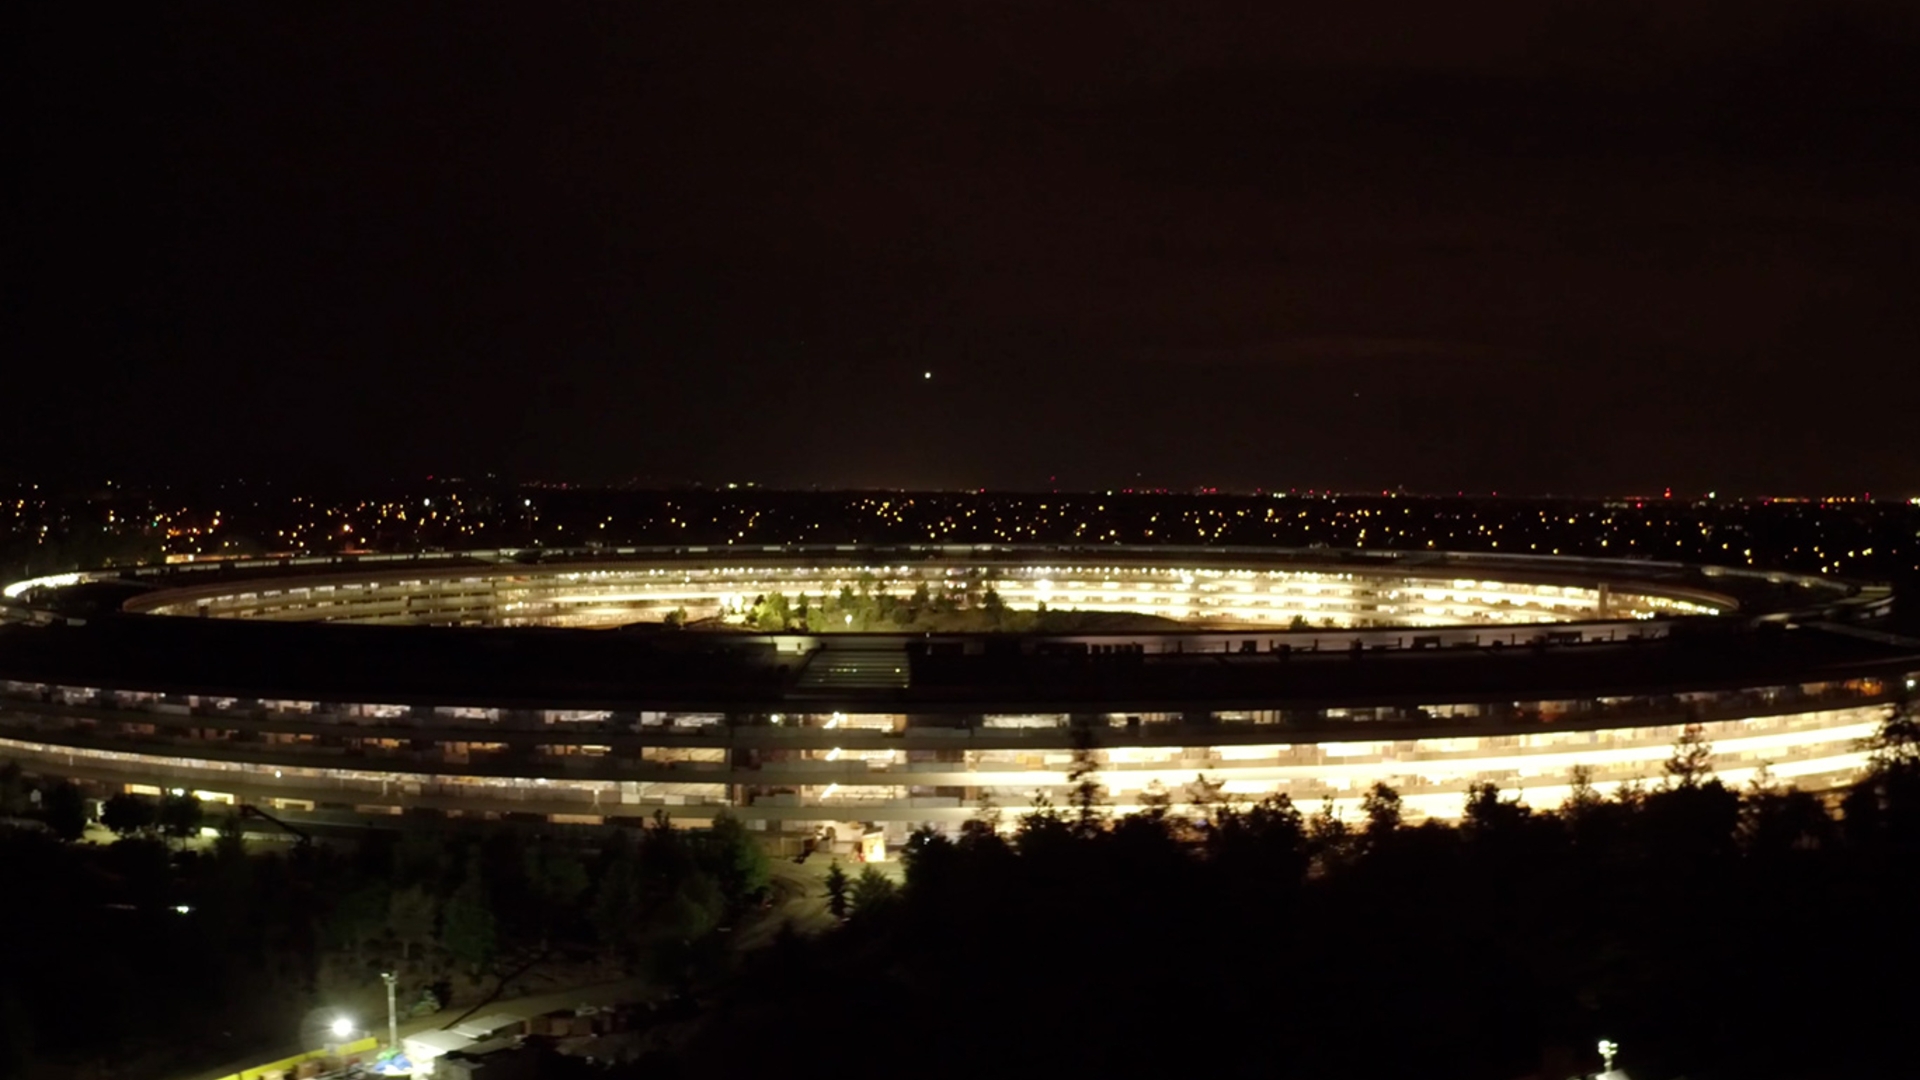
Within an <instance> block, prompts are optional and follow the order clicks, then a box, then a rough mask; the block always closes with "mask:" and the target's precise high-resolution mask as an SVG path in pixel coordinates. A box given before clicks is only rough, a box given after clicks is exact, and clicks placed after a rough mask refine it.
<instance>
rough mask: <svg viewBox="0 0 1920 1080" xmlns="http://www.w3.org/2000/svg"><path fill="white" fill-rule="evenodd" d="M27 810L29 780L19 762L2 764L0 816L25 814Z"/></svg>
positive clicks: (0, 767)
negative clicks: (22, 771) (21, 769)
mask: <svg viewBox="0 0 1920 1080" xmlns="http://www.w3.org/2000/svg"><path fill="white" fill-rule="evenodd" d="M26 809H27V780H26V777H25V776H24V775H23V774H22V773H21V771H20V764H19V762H15V761H9V762H7V763H5V764H0V815H7V816H11V815H14V814H20V813H25V812H26Z"/></svg>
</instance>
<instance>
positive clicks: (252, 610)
mask: <svg viewBox="0 0 1920 1080" xmlns="http://www.w3.org/2000/svg"><path fill="white" fill-rule="evenodd" d="M986 590H992V592H993V593H994V595H995V596H996V597H997V598H998V599H997V601H996V602H997V603H1000V604H1004V605H1006V606H1007V607H1008V608H1010V609H1011V610H1015V611H1018V610H1022V609H1027V610H1033V609H1038V608H1039V607H1040V606H1041V605H1043V604H1044V605H1046V606H1047V607H1048V608H1049V609H1051V610H1053V611H1056V612H1059V611H1063V610H1067V611H1071V612H1074V613H1080V614H1081V615H1088V616H1094V615H1097V616H1100V617H1103V618H1109V621H1111V619H1110V617H1124V618H1132V619H1134V620H1136V623H1135V625H1134V626H1133V628H1121V629H1098V630H1093V629H1074V630H1072V631H1071V632H1057V631H1058V630H1059V626H1060V625H1061V624H1063V623H1065V624H1071V623H1073V622H1074V620H1075V619H1076V618H1079V616H1078V615H1073V616H1068V617H1065V618H1064V619H1063V618H1062V617H1058V616H1056V617H1055V618H1054V620H1053V624H1054V629H1052V630H1047V631H1045V632H1040V631H1036V632H1031V633H960V632H939V631H924V630H921V631H915V632H907V631H905V630H903V629H900V628H899V627H889V626H887V625H884V624H883V625H862V626H858V627H856V626H853V625H852V622H853V620H852V618H851V616H849V617H848V618H847V620H846V623H845V624H844V625H843V626H842V627H839V628H819V629H816V630H814V631H811V632H809V631H806V630H803V629H801V627H802V626H805V625H807V624H806V623H805V622H804V621H799V620H796V621H795V623H794V625H793V628H792V629H790V630H787V631H784V632H777V633H759V632H748V631H746V630H744V629H743V628H741V627H740V626H738V625H737V624H738V622H739V620H740V619H741V618H742V617H743V614H744V613H746V612H748V611H750V610H753V609H755V608H757V607H760V606H763V604H764V600H765V598H766V597H768V596H770V595H773V594H780V595H782V596H791V597H794V598H796V600H797V598H799V597H802V596H810V597H817V598H818V601H819V602H818V604H817V605H816V606H815V607H813V608H812V609H810V610H812V611H815V612H817V611H819V610H822V609H824V608H826V607H828V606H829V598H831V597H839V596H846V597H855V596H858V597H872V596H876V595H887V596H899V597H904V596H908V595H910V594H912V593H914V592H916V591H918V592H919V593H920V595H922V596H923V597H924V596H929V595H930V596H950V597H953V598H956V601H957V602H959V603H967V602H976V603H977V602H978V597H979V596H980V595H983V594H984V592H985V591H986ZM8 592H9V594H10V595H11V596H13V597H14V601H13V606H12V607H10V608H9V609H8V613H9V616H10V620H9V623H8V625H6V626H4V627H0V756H4V757H7V758H11V759H13V760H16V761H19V762H20V763H21V764H22V765H23V766H24V767H26V768H28V769H30V770H33V771H36V772H40V773H44V774H49V775H60V776H65V777H71V778H74V779H76V780H80V781H82V782H85V783H88V784H91V785H95V786H97V787H98V788H99V789H101V790H135V791H157V790H161V789H169V788H178V789H182V790H193V791H197V792H199V793H201V794H202V796H203V797H204V798H210V799H215V800H222V801H227V800H232V801H240V802H251V803H256V804H258V805H262V806H267V807H272V808H275V809H276V810H277V812H285V813H295V814H298V813H307V814H311V815H313V816H315V817H316V818H324V817H327V816H329V815H332V816H335V817H339V818H352V819H366V818H369V817H372V818H375V819H376V820H378V819H380V818H383V817H385V816H389V815H404V814H408V813H415V814H431V815H450V816H460V817H501V816H511V817H515V818H521V819H532V818H539V819H545V820H549V821H558V822H578V823H599V822H607V821H618V820H623V819H634V818H641V817H645V816H647V815H650V814H652V813H653V812H654V811H655V810H659V809H664V810H666V811H668V812H669V813H671V814H673V815H674V816H675V817H676V818H677V819H680V820H683V821H687V822H688V823H692V824H697V823H699V822H701V821H704V820H707V819H710V818H712V817H713V816H714V815H716V814H718V813H721V812H723V811H725V812H729V813H732V814H734V815H736V816H738V817H740V818H742V819H743V820H745V821H747V822H748V823H749V825H750V827H752V828H755V829H758V830H762V831H763V832H765V833H766V834H767V835H768V836H769V838H770V839H774V838H781V837H786V838H793V837H799V836H803V835H813V834H815V833H817V832H818V831H820V830H821V829H823V828H833V829H835V830H837V831H839V832H840V833H841V834H844V832H845V831H847V830H857V831H860V832H863V833H869V832H877V833H880V834H883V835H886V836H888V837H889V838H890V839H893V840H898V839H900V838H903V837H904V836H905V834H906V833H907V832H908V831H909V830H911V829H912V828H914V827H917V826H919V825H922V824H932V825H935V826H936V827H946V828H951V827H955V826H957V825H958V824H959V823H960V822H962V821H964V820H966V819H967V818H969V817H971V816H972V815H974V814H975V813H977V812H978V808H979V807H980V805H981V804H982V803H986V802H990V803H993V804H996V805H998V806H1001V807H1004V808H1006V809H1008V810H1009V811H1018V810H1019V809H1021V808H1023V807H1025V806H1027V805H1029V804H1030V803H1031V802H1032V801H1033V800H1034V799H1035V798H1036V797H1041V796H1044V797H1046V798H1048V799H1050V800H1052V801H1053V802H1054V803H1055V804H1056V805H1058V804H1061V803H1064V802H1065V801H1066V800H1067V798H1068V797H1069V794H1070V790H1071V787H1072V781H1071V780H1070V775H1081V774H1086V773H1089V772H1090V773H1091V775H1092V776H1093V777H1094V778H1095V779H1096V780H1097V781H1098V782H1099V784H1100V785H1101V787H1102V789H1103V793H1104V795H1103V797H1104V798H1105V800H1106V801H1107V802H1108V804H1109V805H1110V806H1111V807H1112V808H1113V809H1115V810H1119V811H1124V810H1126V809H1129V808H1133V807H1137V806H1139V805H1141V804H1142V803H1143V801H1144V800H1146V799H1148V798H1149V797H1153V798H1157V797H1159V796H1161V795H1170V796H1172V797H1173V798H1174V799H1175V800H1176V801H1178V800H1179V799H1180V797H1181V793H1182V789H1183V788H1184V787H1185V786H1187V785H1189V784H1191V783H1193V782H1194V781H1195V780H1196V779H1197V778H1200V777H1205V778H1206V780H1207V782H1208V783H1209V784H1217V785H1219V786H1220V787H1221V788H1222V789H1223V790H1224V791H1225V792H1226V793H1228V794H1229V795H1232V796H1236V797H1243V798H1248V799H1253V798H1259V797H1262V796H1265V795H1268V794H1275V793H1282V794H1286V795H1288V796H1290V797H1291V798H1292V799H1293V800H1294V801H1295V802H1296V803H1298V804H1302V805H1318V804H1320V803H1321V802H1323V801H1325V800H1332V802H1333V804H1334V805H1335V807H1336V809H1337V810H1340V811H1342V812H1351V811H1352V810H1354V809H1355V808H1356V807H1357V805H1358V801H1359V798H1360V796H1361V794H1362V792H1364V791H1365V789H1367V788H1368V787H1370V786H1371V785H1372V784H1374V783H1376V782H1385V783H1388V784H1391V785H1393V786H1394V787H1395V788H1396V789H1398V790H1399V791H1400V792H1401V794H1402V796H1403V799H1404V801H1405V805H1406V808H1407V810H1408V811H1409V813H1410V814H1412V815H1413V816H1416V817H1417V816H1421V815H1432V816H1439V817H1447V816H1453V815H1457V814H1458V813H1459V812H1460V808H1461V805H1462V799H1463V793H1464V792H1465V790H1466V788H1467V786H1468V785H1469V784H1473V783H1479V782H1492V783H1495V784H1497V785H1498V786H1500V787H1501V788H1502V789H1503V790H1505V791H1507V792H1509V793H1517V794H1521V795H1524V797H1525V798H1526V799H1527V800H1528V801H1529V802H1530V803H1532V804H1533V805H1536V806H1549V805H1552V804H1554V803H1557V802H1558V801H1560V800H1561V799H1563V798H1565V797H1566V795H1567V793H1568V791H1569V790H1570V785H1571V784H1572V782H1573V778H1574V775H1575V773H1576V770H1579V771H1582V772H1584V773H1585V774H1586V775H1587V776H1588V777H1590V779H1591V782H1592V783H1593V785H1594V786H1595V787H1596V788H1598V789H1599V790H1602V791H1605V790H1609V789H1610V788H1612V787H1613V786H1616V785H1618V784H1622V783H1628V782H1632V781H1636V780H1647V781H1651V780H1657V779H1658V778H1659V777H1660V775H1661V774H1662V765H1663V763H1664V762H1665V761H1666V759H1667V758H1668V757H1669V756H1670V755H1671V753H1672V746H1673V743H1674V742H1675V740H1676V739H1677V738H1679V736H1680V735H1681V733H1682V732H1683V731H1684V730H1686V729H1687V728H1688V727H1689V726H1697V728H1698V731H1699V733H1700V734H1701V735H1702V736H1703V737H1704V738H1705V739H1706V740H1707V741H1708V742H1710V743H1711V745H1712V747H1713V754H1714V765H1715V767H1716V769H1717V770H1718V771H1719V773H1720V774H1721V776H1722V777H1723V778H1725V779H1726V780H1728V781H1729V782H1733V783H1744V782H1745V781H1746V780H1747V779H1748V778H1749V777H1751V776H1752V775H1753V773H1754V772H1755V771H1756V770H1758V769H1759V768H1761V767H1762V766H1764V767H1765V768H1766V769H1767V770H1769V771H1770V772H1771V774H1772V775H1773V776H1775V777H1777V778H1779V779H1781V780H1783V781H1790V782H1794V783H1798V784H1800V785H1802V786H1807V787H1820V786H1827V785H1831V784H1835V783H1841V782H1845V781H1846V780H1849V779H1851V778H1852V777H1853V776H1854V775H1855V774H1856V773H1857V771H1858V770H1859V769H1860V768H1861V766H1862V765H1863V764H1864V763H1865V755H1864V752H1863V751H1862V749H1861V741H1862V740H1863V739H1864V738H1866V737H1867V736H1869V735H1871V734H1872V733H1873V732H1874V730H1875V729H1876V728H1877V727H1878V725H1879V724H1880V723H1881V722H1882V721H1883V720H1885V719H1886V718H1887V717H1888V716H1889V715H1891V714H1892V713H1893V712H1894V710H1896V709H1898V708H1901V707H1904V703H1905V701H1906V699H1907V695H1908V693H1909V692H1910V691H1911V690H1912V689H1913V684H1914V680H1915V678H1916V677H1917V676H1920V642H1914V641H1910V640H1906V639H1902V638H1898V637H1894V636H1891V635H1888V634H1885V633H1883V632H1881V631H1880V630H1878V629H1877V628H1876V621H1875V616H1876V615H1877V614H1879V613H1881V612H1882V611H1884V607H1885V604H1886V603H1887V601H1888V598H1887V597H1886V596H1885V595H1884V594H1881V593H1876V592H1874V591H1872V590H1865V589H1862V588H1860V587H1858V586H1855V585H1851V584H1849V583H1845V582H1837V581H1832V580H1827V579H1818V578H1806V577H1795V576H1792V575H1781V574H1761V573H1753V572H1749V571H1736V570H1726V569H1719V568H1710V567H1691V566H1680V565H1674V564H1655V563H1648V562H1602V561H1582V560H1572V559H1529V558H1491V557H1485V556H1461V555H1436V554H1419V555H1394V554H1376V553H1359V552H1329V551H1325V550H1319V551H1279V550H1247V549H1177V548H1154V549H1144V548H1087V549H1074V548H1058V547H1049V548H1017V547H1001V546H994V547H978V548H974V547H966V548H956V547H924V548H922V547H901V548H884V549H883V548H848V547H834V548H779V549H755V550H753V551H750V552H749V551H741V550H735V549H718V550H702V549H694V548H681V549H626V550H620V551H589V552H558V553H556V552H543V553H540V554H539V556H538V557H537V558H535V557H533V556H530V555H528V554H526V553H518V552H484V553H458V554H450V555H435V556H411V557H409V556H399V557H388V556H377V557H366V556H363V557H360V558H357V559H354V558H345V559H286V560H263V561H257V562H253V563H245V564H231V563H229V564H215V565H212V566H207V565H197V564H196V565H192V566H188V567H173V568H142V569H140V570H136V571H131V572H121V573H115V574H104V573H103V574H95V575H69V576H68V577H66V578H63V579H61V580H60V581H57V582H47V583H21V584H19V585H16V586H13V587H10V588H9V590H8ZM836 610H837V609H836ZM849 610H852V609H851V608H849ZM861 610H863V611H866V610H868V609H866V608H862V609H861ZM669 611H673V612H684V613H686V615H687V616H688V617H689V618H690V619H692V620H693V621H694V622H695V623H696V624H698V625H697V626H696V627H695V628H691V629H684V630H666V629H662V628H661V626H660V624H659V622H658V620H659V619H660V617H661V616H662V615H663V614H664V613H666V612H669ZM1143 617H1151V618H1143ZM872 621H873V620H870V619H869V618H868V617H867V616H866V615H865V614H863V615H862V622H863V624H865V623H870V622H872ZM815 622H816V624H817V623H818V620H817V619H816V620H815ZM1087 625H1088V626H1094V625H1104V624H1100V623H1099V620H1098V619H1090V620H1089V621H1087ZM829 629H839V630H842V631H843V632H826V631H827V630H829ZM1070 629H1071V628H1070Z"/></svg>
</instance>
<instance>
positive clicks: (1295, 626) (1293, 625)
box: [1287, 615, 1313, 630]
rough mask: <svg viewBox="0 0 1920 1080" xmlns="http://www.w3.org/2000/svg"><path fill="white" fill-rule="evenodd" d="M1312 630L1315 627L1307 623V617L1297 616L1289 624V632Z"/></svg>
mask: <svg viewBox="0 0 1920 1080" xmlns="http://www.w3.org/2000/svg"><path fill="white" fill-rule="evenodd" d="M1312 628H1313V627H1312V626H1311V625H1310V624H1309V623H1308V622H1307V617H1306V616H1305V615H1295V616H1294V617H1293V618H1292V619H1291V620H1289V621H1288V622H1287V629H1289V630H1311V629H1312Z"/></svg>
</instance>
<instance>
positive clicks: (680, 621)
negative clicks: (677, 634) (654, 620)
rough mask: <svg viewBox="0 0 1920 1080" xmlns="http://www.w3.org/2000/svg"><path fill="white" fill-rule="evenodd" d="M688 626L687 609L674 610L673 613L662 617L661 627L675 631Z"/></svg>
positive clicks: (670, 612)
mask: <svg viewBox="0 0 1920 1080" xmlns="http://www.w3.org/2000/svg"><path fill="white" fill-rule="evenodd" d="M686 624H687V609H686V608H683V607H678V608H674V609H673V610H672V611H669V612H667V613H666V614H665V615H663V616H661V617H660V625H662V626H666V627H670V628H673V629H678V628H679V627H682V626H685V625H686Z"/></svg>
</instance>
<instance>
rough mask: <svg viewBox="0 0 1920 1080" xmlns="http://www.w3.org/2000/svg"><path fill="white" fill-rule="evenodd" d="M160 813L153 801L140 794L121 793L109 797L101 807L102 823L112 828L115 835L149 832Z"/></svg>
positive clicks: (133, 834)
mask: <svg viewBox="0 0 1920 1080" xmlns="http://www.w3.org/2000/svg"><path fill="white" fill-rule="evenodd" d="M158 818H159V814H158V812H157V810H156V808H155V807H154V804H153V801H152V800H150V799H143V798H141V797H140V796H138V795H127V794H124V793H123V794H119V795H115V796H113V797H111V798H109V799H108V800H107V801H106V803H105V804H104V805H103V806H101V808H100V824H102V825H105V826H106V827H107V828H108V829H110V830H111V831H112V832H113V834H114V835H115V836H135V835H138V834H141V833H145V832H149V831H151V830H152V829H153V826H154V822H155V821H156V820H158Z"/></svg>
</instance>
